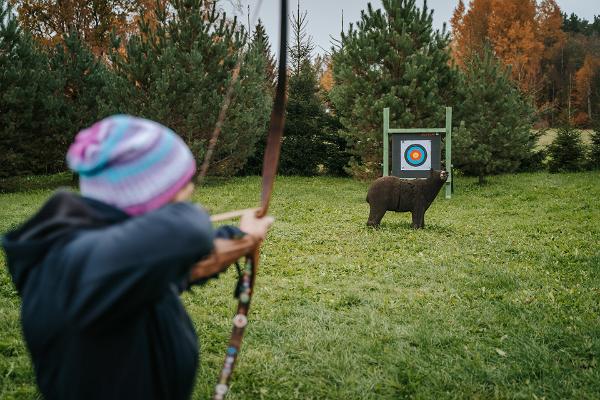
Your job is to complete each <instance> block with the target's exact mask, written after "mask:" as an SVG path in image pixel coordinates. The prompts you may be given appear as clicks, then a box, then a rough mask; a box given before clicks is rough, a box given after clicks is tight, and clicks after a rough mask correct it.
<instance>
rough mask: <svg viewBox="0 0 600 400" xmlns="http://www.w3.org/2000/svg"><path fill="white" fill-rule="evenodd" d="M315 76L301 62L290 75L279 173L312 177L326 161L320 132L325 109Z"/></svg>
mask: <svg viewBox="0 0 600 400" xmlns="http://www.w3.org/2000/svg"><path fill="white" fill-rule="evenodd" d="M318 90H319V88H318V83H317V75H316V73H315V71H314V69H313V68H312V65H311V64H310V60H308V59H307V60H304V61H303V63H302V64H301V67H300V69H299V74H292V75H291V76H290V81H289V95H288V102H287V107H286V123H285V130H284V133H283V145H282V148H281V167H280V168H281V173H282V174H287V175H315V174H316V173H317V172H318V165H319V164H322V163H323V161H324V158H325V146H324V144H323V137H322V129H323V125H322V124H323V120H324V114H325V110H324V108H323V104H322V103H321V101H320V99H319V97H318Z"/></svg>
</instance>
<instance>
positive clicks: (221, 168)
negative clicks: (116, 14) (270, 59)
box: [111, 0, 271, 175]
mask: <svg viewBox="0 0 600 400" xmlns="http://www.w3.org/2000/svg"><path fill="white" fill-rule="evenodd" d="M154 12H155V14H156V20H155V21H153V23H152V24H149V23H148V21H146V20H145V19H144V18H143V19H142V23H141V26H140V31H141V34H139V35H133V36H131V37H129V38H125V39H127V40H126V43H125V52H124V54H122V52H120V51H119V47H120V41H121V40H122V39H120V38H116V39H115V41H114V48H115V50H114V51H113V52H112V55H111V59H112V61H113V65H114V66H115V69H116V71H117V72H118V79H117V80H116V83H115V85H114V96H116V97H119V101H118V104H121V107H122V109H121V111H123V112H129V113H133V114H137V115H141V116H144V117H147V118H150V119H153V120H156V121H159V122H161V123H163V124H164V125H166V126H168V127H170V128H172V129H173V130H174V131H176V132H177V133H179V134H180V135H181V136H182V137H183V139H184V140H185V141H186V142H187V144H188V145H189V146H190V147H191V149H192V151H193V153H194V155H195V156H196V159H197V161H199V162H201V161H202V160H203V158H204V154H205V151H206V148H207V146H208V141H209V139H210V137H211V134H212V131H213V129H214V127H215V123H216V120H217V116H218V113H219V110H220V109H221V106H222V103H223V100H224V98H225V93H226V91H227V89H228V88H229V86H230V82H231V79H232V72H233V69H234V67H235V65H236V63H237V57H239V56H241V57H244V62H243V63H242V68H241V71H240V78H239V80H238V82H237V83H236V84H235V86H234V93H235V94H234V96H233V98H232V102H231V105H230V107H229V111H228V113H227V117H226V119H225V121H224V125H223V129H222V133H221V136H220V138H219V140H218V142H217V147H216V150H215V154H214V156H213V159H212V163H211V171H210V173H212V174H221V175H230V174H234V173H236V172H237V171H238V170H240V169H241V168H242V167H243V166H244V164H245V163H246V160H247V159H248V157H249V156H250V155H251V154H253V153H254V150H255V145H256V142H257V140H258V138H259V137H261V136H263V135H265V132H266V125H267V122H268V117H269V111H270V109H271V97H270V93H269V90H267V88H266V85H265V72H264V71H265V64H264V62H263V61H262V58H261V57H257V56H256V54H255V53H254V52H252V51H245V50H241V49H243V47H244V45H245V44H246V41H247V35H246V33H245V31H244V29H243V27H241V26H239V25H238V24H237V21H236V20H235V19H234V20H228V19H227V17H226V15H225V14H224V13H221V12H220V11H218V9H217V7H216V2H212V1H211V2H207V1H204V0H171V1H168V2H165V5H164V7H162V8H161V7H157V9H156V10H154Z"/></svg>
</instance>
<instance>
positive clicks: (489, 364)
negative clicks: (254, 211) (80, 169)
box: [0, 172, 600, 399]
mask: <svg viewBox="0 0 600 400" xmlns="http://www.w3.org/2000/svg"><path fill="white" fill-rule="evenodd" d="M64 178H65V177H63V178H56V177H55V178H53V180H52V182H51V185H56V184H59V183H61V181H62V180H65V179H64ZM66 181H67V182H68V177H66ZM12 185H13V186H14V187H17V186H20V183H19V182H13V183H12ZM44 185H45V180H39V179H38V180H36V179H33V180H30V181H27V182H25V186H26V187H27V188H28V189H26V190H25V189H24V191H21V192H15V193H4V194H0V230H2V231H5V230H7V229H9V228H11V227H14V226H16V225H17V224H18V223H19V222H21V221H23V220H24V219H25V218H27V217H28V216H29V215H31V213H32V212H34V210H35V209H36V208H37V207H38V206H39V205H40V204H41V203H42V202H43V201H44V199H45V198H46V197H47V196H48V195H49V194H50V192H51V190H49V189H45V188H44ZM258 186H259V181H258V179H257V178H239V179H233V180H231V181H227V182H212V183H211V184H210V185H209V186H208V187H206V188H203V189H201V190H200V191H199V192H198V193H197V194H196V200H198V201H201V202H203V203H204V204H205V205H206V206H207V207H209V208H210V209H211V210H212V211H213V212H219V211H226V210H231V209H235V208H243V207H248V206H252V205H254V204H255V203H256V201H257V193H258ZM455 188H456V193H455V195H454V198H453V199H452V200H450V201H447V200H443V199H441V198H438V199H437V200H436V201H435V202H434V204H433V205H432V207H431V209H430V210H429V211H428V213H427V215H426V218H425V219H426V221H425V222H426V229H424V230H420V231H414V230H412V229H410V225H409V223H410V216H409V215H408V214H388V215H387V216H386V217H385V218H384V220H383V224H382V227H381V229H379V230H373V229H370V228H367V227H366V226H365V222H366V218H367V215H368V206H367V204H366V203H365V201H364V199H365V194H366V189H367V184H366V183H361V182H356V181H352V180H350V179H333V178H279V179H278V182H277V185H276V188H275V195H274V200H273V205H272V212H273V215H275V216H276V218H277V222H276V224H275V226H274V228H273V229H272V232H271V234H270V237H269V239H268V241H267V243H266V244H265V246H264V251H263V255H262V262H261V270H260V271H259V276H258V278H257V284H256V294H255V297H254V300H253V306H252V310H251V313H250V314H251V315H250V323H249V325H248V329H247V335H246V338H245V340H244V343H243V348H242V353H241V356H240V360H239V364H238V366H237V368H236V370H235V373H234V377H233V385H232V392H231V393H230V394H231V395H230V396H229V398H230V399H402V398H417V399H454V398H468V399H542V398H544V399H565V398H572V399H598V398H600V365H599V363H600V175H599V174H598V173H597V172H596V173H579V174H560V175H549V174H546V173H539V174H521V175H515V176H509V175H506V176H498V177H492V178H490V182H489V183H488V184H487V185H485V186H478V185H476V184H475V181H474V180H472V179H467V178H459V179H458V180H457V182H456V186H455ZM0 264H1V268H0V269H1V272H0V398H2V399H13V398H15V399H31V398H36V397H37V396H38V395H37V394H36V389H35V384H34V378H33V373H32V370H31V366H30V363H29V361H28V356H27V351H26V348H25V347H24V345H23V342H22V339H21V334H20V326H19V300H18V297H17V296H16V294H15V291H14V289H13V287H12V284H11V283H10V279H9V277H8V274H7V272H6V268H5V262H4V259H3V258H2V259H0ZM234 283H235V274H234V273H233V271H229V272H228V273H226V274H225V275H224V276H222V277H221V278H220V279H218V280H215V281H213V282H211V283H210V284H208V285H207V286H205V287H203V288H199V289H195V290H194V291H193V292H192V293H186V294H185V295H184V296H183V301H184V303H185V305H186V307H187V309H188V311H189V313H190V314H191V316H192V319H193V320H194V323H195V325H196V328H197V333H198V336H199V339H200V342H201V347H202V351H201V368H200V370H199V371H198V379H197V383H196V390H195V394H194V399H206V398H208V397H209V393H210V391H211V389H212V386H213V384H214V382H215V380H216V376H217V371H218V368H219V366H220V364H221V362H222V359H223V356H224V350H225V346H226V341H227V339H228V336H229V333H230V326H231V322H230V321H231V317H232V315H233V310H234V307H235V304H236V303H235V301H234V299H233V298H232V296H231V294H232V291H233V287H234Z"/></svg>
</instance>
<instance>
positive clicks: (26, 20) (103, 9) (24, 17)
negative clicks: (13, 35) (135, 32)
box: [12, 0, 153, 55]
mask: <svg viewBox="0 0 600 400" xmlns="http://www.w3.org/2000/svg"><path fill="white" fill-rule="evenodd" d="M12 2H13V4H14V5H15V6H16V7H17V13H18V16H19V20H20V23H21V26H23V28H25V29H26V30H28V31H29V32H30V33H31V35H32V36H33V37H34V38H35V39H36V40H37V41H38V42H40V43H42V44H45V45H48V46H51V47H53V46H54V45H56V44H58V43H60V42H62V41H63V39H64V37H66V36H67V35H69V34H72V33H75V34H77V36H78V37H79V38H81V39H82V40H83V42H85V43H86V44H87V45H88V46H89V47H90V48H91V49H92V51H93V52H94V54H96V55H100V54H106V53H107V50H108V48H109V46H110V34H111V32H112V31H113V30H115V31H116V32H117V33H125V32H127V31H130V30H132V29H134V27H135V25H136V23H137V17H136V16H138V15H139V11H140V10H142V9H143V8H145V7H151V6H152V4H153V0H62V1H57V0H12Z"/></svg>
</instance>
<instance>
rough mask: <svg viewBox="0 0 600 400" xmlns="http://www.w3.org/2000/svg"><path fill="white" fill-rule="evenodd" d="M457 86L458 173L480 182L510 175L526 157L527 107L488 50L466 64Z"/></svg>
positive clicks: (530, 143) (530, 136) (529, 141)
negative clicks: (459, 118)
mask: <svg viewBox="0 0 600 400" xmlns="http://www.w3.org/2000/svg"><path fill="white" fill-rule="evenodd" d="M459 87H460V95H461V97H462V99H463V100H462V102H461V107H460V108H461V112H460V117H461V118H462V120H463V121H464V125H463V126H461V128H460V129H459V130H458V131H457V132H456V133H455V135H453V147H454V148H453V152H452V154H453V162H454V165H455V166H456V167H457V168H458V169H460V170H461V171H462V172H464V173H465V174H468V175H475V176H478V177H479V182H480V183H483V182H484V180H485V177H486V176H487V175H490V174H497V173H501V172H513V171H515V170H517V168H519V166H520V164H521V163H522V162H523V161H524V160H527V159H528V158H529V157H530V156H531V150H532V148H533V145H534V143H535V139H536V138H535V136H534V135H533V134H532V133H531V118H530V115H531V112H532V109H531V107H530V106H529V104H528V103H527V102H526V101H525V100H524V99H523V97H522V95H521V93H520V92H519V90H518V89H517V87H516V86H515V84H514V83H513V82H512V81H511V80H510V77H509V72H508V71H505V70H504V69H503V67H502V66H501V64H500V62H499V61H498V60H497V59H496V58H495V57H494V56H493V54H492V52H491V50H490V49H489V48H487V49H486V50H485V51H484V55H483V56H482V57H480V56H478V55H474V56H473V58H472V59H471V60H469V61H467V63H466V69H465V71H464V76H463V79H462V84H461V85H460V86H459Z"/></svg>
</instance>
